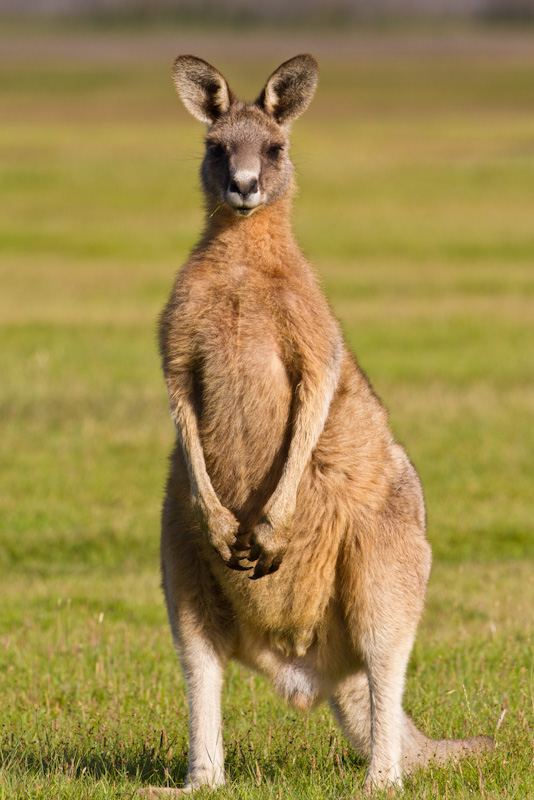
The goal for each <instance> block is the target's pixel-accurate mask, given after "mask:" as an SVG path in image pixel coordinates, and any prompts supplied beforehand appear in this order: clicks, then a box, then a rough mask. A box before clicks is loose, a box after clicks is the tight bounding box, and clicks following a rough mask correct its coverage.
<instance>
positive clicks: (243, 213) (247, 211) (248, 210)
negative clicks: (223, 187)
mask: <svg viewBox="0 0 534 800" xmlns="http://www.w3.org/2000/svg"><path fill="white" fill-rule="evenodd" d="M228 205H229V206H230V208H231V209H232V211H233V212H234V214H237V216H238V217H250V215H251V214H253V213H254V212H255V211H257V210H258V208H259V207H260V205H261V203H258V204H257V205H255V206H234V205H233V204H232V203H228Z"/></svg>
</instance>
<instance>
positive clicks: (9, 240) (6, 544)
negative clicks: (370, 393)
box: [0, 27, 534, 800]
mask: <svg viewBox="0 0 534 800" xmlns="http://www.w3.org/2000/svg"><path fill="white" fill-rule="evenodd" d="M19 35H20V34H19ZM249 35H250V36H252V37H253V36H254V34H253V33H252V32H251V33H250V34H249V33H247V36H249ZM421 35H422V36H423V37H424V36H426V34H424V33H423V34H421ZM505 35H506V34H503V36H505ZM152 36H153V37H154V36H156V38H155V39H151V42H152V45H151V46H153V47H154V46H155V45H154V42H155V43H156V44H158V42H159V44H158V47H156V48H155V49H154V50H151V51H150V53H146V54H145V55H141V56H137V57H136V59H135V60H129V58H128V57H127V53H126V51H127V47H126V44H127V41H128V39H127V36H126V34H123V33H120V31H117V32H115V33H114V32H110V31H107V32H106V35H105V41H103V40H102V39H101V37H99V35H98V34H97V33H95V32H94V31H93V32H92V33H91V32H85V33H83V32H81V31H79V30H76V31H75V30H72V31H70V32H69V30H68V29H63V30H62V31H61V30H54V28H53V27H49V28H47V30H46V32H44V33H43V37H44V38H42V39H41V40H40V42H39V47H41V51H40V52H41V53H45V56H42V57H40V59H39V68H38V69H36V66H35V61H33V60H32V62H31V63H30V62H28V61H27V60H26V59H22V58H16V59H14V60H13V61H12V62H11V63H9V64H7V62H6V61H5V60H4V61H0V78H1V80H2V87H3V94H2V101H1V103H2V120H3V121H2V128H1V130H0V191H1V192H2V196H3V197H5V198H7V200H8V202H7V203H5V204H4V205H5V208H3V213H2V216H1V219H0V253H1V257H0V281H1V285H2V292H1V293H0V325H1V329H2V342H3V347H2V349H1V352H0V368H1V376H2V392H1V393H0V425H1V436H0V448H1V457H0V485H1V486H2V491H1V493H0V568H1V570H2V575H3V580H2V600H3V602H2V605H1V608H0V644H1V647H0V691H1V693H2V698H3V702H2V709H1V711H0V800H7V799H8V798H9V800H18V799H19V798H21V799H22V798H32V800H40V799H41V798H42V799H43V800H57V798H73V800H82V798H83V799H85V798H119V797H120V798H125V797H131V796H133V795H134V793H135V790H136V789H137V788H138V787H139V786H141V785H146V784H148V783H155V784H158V785H169V786H172V785H180V784H181V783H182V782H183V780H184V779H185V774H186V770H187V702H186V694H185V685H184V682H183V679H182V677H181V674H180V670H179V667H178V664H177V660H176V658H175V655H174V653H173V651H172V646H171V642H170V635H169V632H168V626H167V622H166V617H165V611H164V608H163V601H162V596H161V592H160V588H159V585H158V582H159V576H158V525H159V506H160V499H161V494H162V489H163V484H164V479H165V471H166V456H167V453H168V451H169V449H170V446H171V442H172V438H173V431H172V426H171V424H170V422H169V419H168V411H167V401H166V397H165V390H164V386H163V382H162V380H161V377H160V374H159V364H158V356H157V348H156V335H155V331H156V320H157V315H158V312H159V309H160V308H161V306H162V305H163V303H164V301H165V299H166V295H167V292H168V290H169V287H170V285H171V281H172V277H173V274H174V272H175V271H176V269H178V267H179V265H180V264H181V263H182V262H183V260H184V258H185V257H186V254H187V251H188V249H189V248H190V247H191V246H192V244H193V243H194V240H195V237H196V236H197V234H198V231H199V228H200V221H201V210H200V195H199V192H198V189H197V172H198V167H199V157H200V153H201V150H202V130H201V129H200V127H199V126H198V125H197V124H196V123H194V122H193V121H191V120H190V118H188V117H187V115H186V113H185V112H184V111H183V110H182V109H181V107H180V105H179V103H178V101H177V99H176V98H175V96H174V94H173V90H172V86H171V82H170V79H169V76H168V73H169V66H170V61H171V58H170V56H169V59H167V58H166V56H163V55H161V56H160V52H161V53H166V52H167V50H166V49H167V48H168V46H169V40H168V38H166V35H165V34H164V32H161V33H156V34H153V35H152ZM158 36H160V37H161V39H158ZM195 36H196V37H197V38H196V39H195V41H196V42H197V44H198V46H199V48H200V49H199V51H198V52H199V54H200V55H204V56H205V57H208V59H209V58H211V59H212V60H213V61H215V62H216V63H217V66H219V67H220V68H222V69H223V71H225V73H226V74H228V76H229V78H230V82H231V84H232V85H233V86H234V87H235V89H236V90H237V92H238V93H239V94H243V95H244V96H248V97H252V96H255V94H257V92H258V90H259V88H260V86H261V84H262V81H263V80H264V79H265V77H266V75H268V74H269V73H270V71H272V69H273V68H274V67H275V66H276V60H277V58H278V57H277V58H275V59H273V61H271V60H270V59H266V58H265V51H264V50H261V48H260V49H259V55H258V57H257V58H255V59H254V62H253V63H250V62H249V61H247V62H245V61H244V60H242V59H240V57H239V53H240V47H238V46H236V42H237V44H239V41H238V39H236V38H235V37H234V36H232V35H231V34H229V33H228V32H227V33H226V34H225V35H224V36H220V37H219V38H218V39H217V42H215V39H214V38H213V37H210V36H208V37H207V38H205V39H202V36H201V35H200V34H198V33H196V34H195ZM399 36H400V38H399V39H397V38H396V37H395V35H393V34H391V33H389V34H387V35H386V36H385V39H384V40H381V39H380V36H377V35H376V34H375V35H373V37H371V40H370V41H371V42H373V43H374V45H373V46H369V47H368V48H367V49H366V50H365V51H364V52H363V54H357V57H355V56H354V54H352V53H351V52H350V48H349V47H348V46H347V43H349V44H350V40H349V39H347V36H346V35H344V34H342V33H339V34H336V35H335V36H332V35H328V36H320V35H319V34H317V33H314V34H313V37H312V39H311V40H310V41H309V42H308V43H307V48H306V49H309V50H312V51H313V50H314V49H315V47H317V48H318V49H319V50H320V52H322V53H323V58H322V59H321V60H322V77H321V86H320V90H319V93H318V95H317V98H316V100H315V101H314V103H313V105H312V106H311V108H310V110H309V112H308V113H307V115H306V117H304V118H303V120H302V121H299V122H298V123H297V124H296V125H295V130H294V134H293V158H294V161H295V164H296V168H297V173H298V180H299V184H300V189H301V191H300V195H299V197H298V200H297V204H296V210H295V226H296V229H297V232H298V235H299V238H300V241H301V242H302V245H303V247H304V249H305V250H306V252H307V253H308V254H309V256H310V259H311V260H312V262H313V263H314V264H315V265H316V267H317V270H318V272H319V273H320V276H321V279H322V281H323V283H324V285H325V288H326V291H327V294H328V296H329V298H330V300H331V302H332V305H333V307H334V309H335V311H336V313H337V315H338V316H339V318H340V320H341V322H342V325H343V328H344V330H345V333H346V335H347V338H348V340H349V342H350V344H351V347H352V348H353V349H354V351H355V352H356V354H357V357H358V360H359V361H360V363H361V364H362V366H363V368H364V369H365V370H366V371H367V373H368V374H369V377H370V379H371V380H372V382H373V385H374V386H375V388H376V390H377V391H378V393H379V394H380V395H381V396H382V397H383V398H384V399H385V401H386V403H387V405H388V408H389V409H390V412H391V422H392V426H393V428H394V430H395V433H396V434H397V435H398V437H399V438H400V439H401V440H402V441H403V443H404V444H405V445H406V447H407V449H408V452H409V454H410V455H411V457H412V458H413V460H414V462H415V463H416V466H417V468H418V470H419V472H420V474H421V477H422V480H423V484H424V487H425V493H426V500H427V506H428V517H429V537H430V540H431V542H432V545H433V550H434V557H435V565H434V572H433V577H432V580H431V583H430V587H429V593H428V602H427V608H426V613H425V616H424V618H423V622H422V625H421V630H420V633H419V637H418V639H417V642H416V645H415V648H414V653H413V657H412V660H411V663H410V667H409V673H408V680H407V690H406V706H407V709H408V710H409V712H410V714H412V715H413V717H414V719H415V721H416V722H417V724H418V725H420V726H421V727H422V729H424V730H425V732H426V733H428V734H429V735H432V736H436V737H438V736H440V737H441V736H452V735H457V736H459V735H464V734H466V735H471V734H475V733H481V732H485V733H490V734H495V735H496V738H497V750H496V753H495V755H494V756H488V757H484V758H483V759H480V760H477V761H468V762H466V763H463V764H461V765H451V766H449V767H446V768H439V769H438V768H436V767H432V768H430V769H429V770H427V771H426V772H424V773H418V774H416V775H414V776H412V777H410V778H409V779H408V780H407V781H406V785H405V791H404V793H403V796H406V797H413V798H434V797H450V798H464V797H465V798H468V797H473V796H477V797H483V798H497V797H499V798H501V797H508V798H517V800H523V798H530V796H531V794H532V792H531V786H532V768H533V760H532V756H533V752H534V751H533V748H534V739H533V736H534V711H533V709H534V690H533V689H534V666H533V665H534V660H533V631H532V624H533V618H532V608H533V607H534V568H533V559H534V523H533V518H532V466H531V462H532V452H533V450H534V433H533V432H534V425H533V424H532V422H533V419H532V409H533V408H534V396H533V391H534V390H533V388H532V387H533V386H534V374H533V371H534V362H533V361H532V357H531V347H530V342H531V341H532V337H533V333H534V330H533V328H534V279H533V272H532V261H533V257H534V237H533V234H532V211H533V209H532V197H531V190H530V187H531V185H532V179H533V178H534V149H533V145H532V142H533V141H534V138H533V134H534V127H533V122H532V97H531V94H532V93H531V86H532V79H533V77H534V58H533V57H532V53H533V52H534V50H532V49H530V50H528V49H526V48H523V49H522V50H521V51H520V52H519V54H517V52H516V51H515V50H514V49H513V48H512V49H510V48H509V47H507V44H506V41H505V39H503V41H502V51H501V50H499V48H497V49H498V52H499V53H501V55H497V56H495V57H493V58H489V57H488V55H487V54H486V53H487V49H486V45H485V44H484V42H485V39H484V35H482V34H481V35H478V34H476V33H471V34H469V35H468V37H467V39H465V40H463V41H464V50H462V49H461V48H460V51H458V43H457V42H456V44H455V45H454V47H453V49H451V50H448V49H447V47H443V45H440V48H439V49H438V51H437V52H431V51H430V50H428V48H426V47H425V40H424V38H423V40H422V41H421V42H419V44H418V46H417V47H414V49H413V51H411V50H410V47H409V46H407V44H406V41H405V40H404V39H403V37H402V36H401V35H400V34H399ZM113 37H115V38H113ZM469 37H470V38H469ZM32 41H33V43H34V44H35V41H34V39H32ZM137 41H138V40H136V42H137ZM254 41H256V40H254ZM259 41H260V40H259V39H258V42H259ZM284 41H285V40H284ZM413 41H414V42H417V40H413ZM110 43H112V44H113V45H114V48H111V47H110ZM203 43H204V45H205V47H206V48H208V49H209V47H211V48H214V47H215V45H216V53H219V55H220V58H219V59H217V58H215V56H213V57H211V56H210V53H209V52H205V51H203V50H202V44H203ZM253 44H254V42H252V44H251V43H250V42H249V43H248V46H249V47H251V46H252V45H253ZM160 45H161V47H160ZM338 45H339V47H338ZM277 46H279V47H281V45H277ZM284 46H285V45H284ZM78 47H80V48H81V49H82V50H83V54H84V55H83V60H82V59H81V58H80V59H78V60H72V59H70V60H65V59H64V58H63V57H62V56H61V53H65V52H67V53H68V52H73V48H74V50H76V48H78ZM101 47H104V49H105V52H106V53H108V58H107V60H106V59H102V58H100V57H99V55H98V54H99V52H101V50H100V48H101ZM125 47H126V50H125ZM273 47H274V45H273ZM136 48H137V45H136V47H135V48H134V49H135V51H136V54H137V49H136ZM373 48H374V49H373ZM275 49H276V48H275ZM56 51H57V53H56ZM247 52H248V51H247ZM273 52H274V51H273ZM342 52H345V53H348V56H347V58H344V57H343V56H342V55H340V53H342ZM46 53H48V56H46ZM110 53H112V56H113V57H112V56H111V55H109V54H110ZM125 53H126V55H125ZM287 55H291V53H288V54H287ZM287 55H285V57H287ZM283 57H284V55H282V56H281V57H280V58H278V61H281V60H282V59H283ZM223 711H224V722H225V738H226V752H227V770H228V775H229V783H228V785H227V786H225V787H223V788H221V789H219V790H217V791H216V792H215V793H212V794H211V795H210V796H212V797H217V798H225V797H232V798H243V800H254V798H259V797H261V798H273V800H274V798H280V797H283V798H284V799H286V798H288V799H289V800H293V798H294V800H297V799H298V800H301V798H345V797H353V796H356V797H358V796H360V794H361V787H362V785H363V779H364V774H365V764H364V762H363V761H362V760H361V759H360V758H359V757H358V756H357V755H356V754H355V753H353V752H352V751H351V750H350V748H349V747H348V746H347V743H346V742H345V741H344V740H343V737H342V735H341V734H340V732H339V731H338V729H337V728H336V727H335V725H334V721H333V719H332V717H331V715H330V712H329V711H328V709H327V708H325V707H321V708H319V709H317V710H315V711H313V712H311V713H310V714H309V715H306V716H299V715H297V714H296V713H295V712H293V711H291V710H288V709H287V708H285V707H284V706H283V704H282V703H281V701H280V700H279V699H278V698H277V697H276V696H275V695H274V693H273V691H272V689H271V688H270V687H269V685H268V684H267V683H266V681H265V680H264V679H263V678H261V677H259V676H254V675H251V674H250V673H249V672H248V671H247V670H246V669H244V668H243V667H241V666H239V665H232V666H231V668H230V669H229V670H228V675H227V680H226V688H225V693H224V707H223ZM208 794H209V793H208V792H200V793H199V797H204V796H206V797H207V796H208Z"/></svg>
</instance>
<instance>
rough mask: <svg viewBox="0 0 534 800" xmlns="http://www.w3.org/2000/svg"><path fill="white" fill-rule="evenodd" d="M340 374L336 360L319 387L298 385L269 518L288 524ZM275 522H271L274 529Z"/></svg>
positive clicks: (304, 381) (304, 384)
mask: <svg viewBox="0 0 534 800" xmlns="http://www.w3.org/2000/svg"><path fill="white" fill-rule="evenodd" d="M336 356H337V354H336ZM339 372H340V358H339V357H336V358H335V360H334V362H333V364H332V365H331V368H330V369H329V370H328V372H326V373H325V374H324V376H323V380H322V381H321V382H320V383H319V384H318V385H317V384H315V385H314V384H313V383H310V384H309V385H308V383H307V382H306V380H303V381H302V382H301V385H300V387H299V393H298V406H297V413H296V419H295V422H294V432H293V437H292V439H291V443H290V446H289V453H288V456H287V460H286V463H285V466H284V470H283V472H282V476H281V478H280V481H279V483H278V486H277V487H276V489H275V491H274V494H273V495H272V497H271V500H270V502H269V506H268V509H267V513H268V516H269V517H271V516H273V517H277V518H281V519H285V520H287V519H288V517H290V516H292V514H293V510H294V507H295V502H296V495H297V489H298V486H299V483H300V480H301V478H302V474H303V472H304V470H305V468H306V465H307V464H308V462H309V460H310V457H311V454H312V452H313V450H314V448H315V446H316V445H317V442H318V440H319V437H320V435H321V433H322V431H323V428H324V425H325V422H326V419H327V417H328V411H329V409H330V403H331V402H332V397H333V396H334V392H335V390H336V387H337V384H338V381H339ZM277 521H278V519H272V522H273V523H274V524H275V525H276V522H277Z"/></svg>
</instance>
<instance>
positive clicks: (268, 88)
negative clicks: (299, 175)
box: [173, 54, 319, 217]
mask: <svg viewBox="0 0 534 800" xmlns="http://www.w3.org/2000/svg"><path fill="white" fill-rule="evenodd" d="M318 75H319V70H318V64H317V61H316V60H315V58H314V57H313V56H311V55H307V54H306V55H300V56H295V58H292V59H290V60H289V61H286V62H285V63H284V64H282V65H281V66H280V67H278V69H277V70H276V71H275V72H273V74H272V75H271V77H270V78H269V79H268V81H267V83H266V84H265V87H264V89H263V90H262V92H261V94H260V95H259V97H258V99H257V100H256V101H255V102H254V103H242V102H240V101H239V100H237V99H236V97H235V95H234V94H233V92H232V91H231V89H230V87H229V86H228V84H227V82H226V80H225V78H224V77H223V76H222V75H221V73H220V72H218V70H216V69H215V68H214V67H212V66H211V65H210V64H208V63H207V62H206V61H203V60H202V59H201V58H196V56H178V58H177V59H176V61H175V62H174V68H173V79H174V83H175V86H176V89H177V91H178V94H179V95H180V97H181V98H182V101H183V103H184V105H185V107H186V108H187V109H188V111H190V112H191V114H193V116H194V117H196V118H197V119H199V120H201V121H202V122H205V123H207V125H208V132H207V137H206V154H205V157H204V161H203V162H202V169H201V177H202V184H203V187H204V191H205V193H206V197H207V202H208V208H210V209H212V208H217V207H218V206H220V205H222V204H226V205H227V206H229V208H230V209H232V211H233V212H234V213H235V214H237V215H239V216H244V217H246V216H249V215H250V214H252V213H253V212H254V211H256V210H257V209H258V208H260V207H261V206H264V205H269V204H270V203H273V202H274V201H275V200H277V199H278V198H279V197H281V196H282V195H283V194H284V192H285V191H286V189H287V188H288V186H289V185H290V182H291V177H292V174H293V166H292V164H291V161H290V160H289V139H288V125H289V123H290V122H291V121H292V120H294V119H296V118H297V117H298V116H300V114H301V113H302V112H303V111H304V110H305V108H306V107H307V106H308V104H309V102H310V101H311V99H312V97H313V94H314V92H315V87H316V86H317V80H318Z"/></svg>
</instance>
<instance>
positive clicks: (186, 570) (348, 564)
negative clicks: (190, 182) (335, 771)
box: [141, 55, 492, 797]
mask: <svg viewBox="0 0 534 800" xmlns="http://www.w3.org/2000/svg"><path fill="white" fill-rule="evenodd" d="M173 77H174V82H175V85H176V89H177V91H178V93H179V95H180V97H181V99H182V101H183V102H184V104H185V106H186V108H187V109H188V110H189V111H190V112H191V113H192V114H193V116H195V117H196V118H197V119H199V120H200V121H202V122H204V123H206V124H207V137H206V153H205V157H204V160H203V162H202V167H201V179H202V186H203V189H204V193H205V206H206V221H205V228H204V232H203V235H202V238H201V239H200V242H199V244H198V245H197V246H196V247H195V248H194V250H193V251H192V254H191V256H190V258H189V260H188V261H187V263H186V264H185V266H184V267H183V268H182V270H181V271H180V272H179V274H178V276H177V279H176V282H175V284H174V287H173V289H172V292H171V295H170V299H169V301H168V303H167V305H166V307H165V309H164V311H163V313H162V316H161V322H160V346H161V356H162V362H163V371H164V375H165V380H166V383H167V389H168V394H169V401H170V407H171V412H172V417H173V419H174V422H175V424H176V430H177V437H176V445H175V448H174V451H173V454H172V456H171V466H170V474H169V477H168V482H167V490H166V496H165V500H164V505H163V512H162V540H161V569H162V583H163V589H164V594H165V599H166V604H167V609H168V615H169V620H170V625H171V629H172V634H173V638H174V642H175V645H176V648H177V650H178V654H179V657H180V659H181V663H182V666H183V670H184V674H185V679H186V682H187V688H188V697H189V710H190V724H189V727H190V751H189V770H188V777H187V782H186V785H185V788H183V789H169V788H165V789H163V788H160V789H158V788H150V787H149V788H147V789H143V790H141V794H142V795H143V796H145V797H177V796H179V795H181V794H182V793H187V792H191V791H194V790H195V789H196V788H198V787H201V786H206V785H207V786H210V787H215V786H217V785H219V784H220V783H222V782H223V781H224V777H225V776H224V763H223V758H224V756H223V740H222V730H221V707H220V696H221V687H222V682H223V672H224V669H225V665H226V664H227V662H228V661H229V659H232V658H233V659H237V660H239V661H240V662H242V663H243V664H245V665H247V666H248V667H251V668H252V669H254V670H257V671H259V672H261V673H263V674H264V675H266V676H267V677H268V678H269V679H270V680H271V681H272V682H273V684H274V686H275V688H276V689H277V691H278V692H279V693H280V694H281V695H282V696H283V697H284V698H285V699H286V700H287V701H288V702H289V703H291V704H293V705H294V706H295V707H296V708H298V709H303V710H305V709H308V708H310V707H312V706H314V705H315V704H317V703H320V702H321V701H323V700H327V699H329V701H330V704H331V707H332V709H333V712H334V715H335V717H336V718H337V720H338V721H339V723H340V725H341V728H342V729H343V731H344V733H345V734H346V736H347V738H348V740H349V742H350V743H351V744H352V745H353V746H354V747H355V748H356V749H357V750H358V751H359V752H360V753H362V754H364V755H365V756H368V757H369V758H370V763H369V769H368V772H367V776H366V780H365V790H366V791H367V792H368V793H372V792H373V791H375V790H377V789H381V788H385V787H388V786H399V785H401V782H402V776H403V775H404V774H406V773H407V772H409V771H410V770H414V769H417V768H418V767H420V766H424V765H426V764H427V763H428V762H429V761H431V760H436V761H438V762H444V761H446V760H447V759H449V758H458V757H461V756H464V755H466V754H469V753H474V752H478V751H483V750H487V749H491V747H492V740H491V739H490V738H489V737H484V736H479V737H476V738H471V739H457V740H451V741H435V740H431V739H428V738H427V737H426V736H425V735H424V734H423V733H421V732H420V731H419V730H418V729H417V728H416V727H415V725H414V724H413V722H412V721H411V720H410V719H409V718H408V717H407V716H406V714H405V713H404V711H403V708H402V695H403V688H404V680H405V672H406V665H407V662H408V658H409V655H410V651H411V649H412V645H413V642H414V637H415V631H416V628H417V624H418V621H419V618H420V616H421V613H422V609H423V602H424V596H425V588H426V584H427V581H428V577H429V572H430V563H431V552H430V546H429V544H428V542H427V540H426V538H425V507H424V501H423V494H422V489H421V485H420V482H419V479H418V476H417V473H416V471H415V469H414V467H413V466H412V464H411V462H410V461H409V459H408V457H407V455H406V453H405V452H404V450H403V449H402V447H401V446H400V445H399V444H397V443H396V442H395V440H394V439H393V436H392V434H391V432H390V430H389V427H388V419H387V413H386V411H385V409H384V407H383V406H382V404H381V402H380V401H379V399H378V398H377V396H376V395H375V394H374V393H373V390H372V388H371V386H370V384H369V382H368V380H367V378H366V376H365V375H364V373H363V372H362V370H361V369H360V368H359V367H358V364H357V362H356V361H355V359H354V357H353V356H352V355H351V353H350V352H349V350H348V348H347V346H346V344H345V342H344V340H343V337H342V334H341V332H340V328H339V325H338V323H337V321H336V319H335V318H334V316H333V314H332V313H331V311H330V308H329V306H328V304H327V301H326V299H325V297H324V295H323V293H322V291H321V289H320V288H319V285H318V281H317V279H316V277H315V275H314V273H313V271H312V269H311V267H310V265H309V264H308V262H307V261H306V259H305V258H304V256H303V255H302V253H301V251H300V249H299V247H298V245H297V243H296V241H295V238H294V236H293V233H292V229H291V222H290V210H291V202H292V197H293V194H294V191H295V182H294V175H293V167H292V164H291V161H290V159H289V141H288V127H289V124H290V123H291V122H292V121H293V120H294V119H296V118H297V117H298V116H299V115H300V114H301V113H302V112H303V111H304V110H305V108H306V107H307V106H308V104H309V103H310V101H311V99H312V96H313V94H314V91H315V88H316V85H317V81H318V65H317V62H316V60H315V58H314V57H313V56H311V55H299V56H296V57H295V58H292V59H290V60H289V61H286V62H285V63H284V64H282V65H281V66H280V67H279V68H278V69H277V70H276V71H275V72H274V73H273V74H272V75H271V77H270V78H269V79H268V81H267V83H266V85H265V87H264V89H263V91H262V92H261V94H260V95H259V97H258V99H257V100H256V101H255V102H254V103H252V104H246V103H243V102H240V101H238V100H237V99H236V97H235V96H234V94H233V93H232V91H231V90H230V88H229V86H228V84H227V82H226V80H225V78H224V77H223V76H222V75H221V73H220V72H218V71H217V70H216V69H214V68H213V67H212V66H211V65H210V64H208V63H206V62H205V61H203V60H202V59H200V58H196V57H194V56H190V55H183V56H179V57H178V58H177V59H176V61H175V63H174V70H173Z"/></svg>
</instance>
